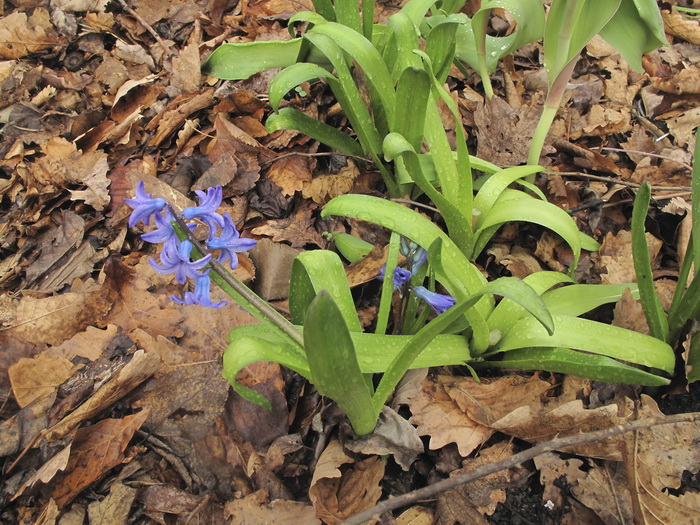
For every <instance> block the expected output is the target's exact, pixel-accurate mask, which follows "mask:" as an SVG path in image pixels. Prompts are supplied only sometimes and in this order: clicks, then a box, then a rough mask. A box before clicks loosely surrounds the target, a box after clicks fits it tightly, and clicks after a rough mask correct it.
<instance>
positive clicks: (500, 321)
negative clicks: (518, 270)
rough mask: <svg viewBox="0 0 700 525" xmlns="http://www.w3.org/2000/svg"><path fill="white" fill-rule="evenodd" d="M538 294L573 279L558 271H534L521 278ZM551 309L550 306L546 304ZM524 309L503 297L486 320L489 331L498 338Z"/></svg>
mask: <svg viewBox="0 0 700 525" xmlns="http://www.w3.org/2000/svg"><path fill="white" fill-rule="evenodd" d="M523 281H525V283H526V284H528V285H529V286H531V287H532V289H533V290H535V292H536V293H537V294H538V295H542V294H543V293H544V292H546V291H547V290H549V289H550V288H552V287H553V286H556V285H557V284H561V283H573V282H574V280H573V279H572V278H571V277H569V276H567V275H566V274H563V273H560V272H536V273H533V274H530V275H528V276H527V277H525V278H524V279H523ZM547 306H548V307H549V308H550V312H552V310H551V306H549V305H547ZM525 313H526V310H525V308H523V307H522V306H520V305H519V304H518V303H516V302H515V301H512V300H511V299H508V298H504V299H502V300H501V302H500V303H498V305H497V306H496V308H495V309H494V310H493V312H491V315H490V316H489V317H488V319H487V320H486V323H487V324H488V326H489V330H490V332H491V333H492V334H493V336H495V337H497V338H498V339H499V340H500V338H501V337H502V336H503V334H505V333H506V332H507V331H508V330H510V328H511V327H512V326H513V325H514V324H515V323H516V322H517V321H518V319H520V318H521V317H522V316H523V315H525Z"/></svg>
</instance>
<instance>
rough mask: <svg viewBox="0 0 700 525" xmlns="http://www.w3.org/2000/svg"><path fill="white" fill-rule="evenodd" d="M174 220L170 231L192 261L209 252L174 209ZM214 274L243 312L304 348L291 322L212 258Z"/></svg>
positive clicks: (217, 282)
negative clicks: (185, 246) (186, 247)
mask: <svg viewBox="0 0 700 525" xmlns="http://www.w3.org/2000/svg"><path fill="white" fill-rule="evenodd" d="M170 211H171V212H172V214H173V217H175V223H174V224H173V229H174V230H175V233H176V234H177V237H178V239H180V240H181V241H183V240H185V239H187V240H188V241H190V242H191V243H192V246H193V247H194V249H193V250H192V255H193V257H194V258H195V259H201V258H202V257H205V256H206V255H207V254H209V253H210V252H209V251H208V250H207V249H206V248H205V247H204V246H203V245H202V243H201V242H199V240H198V239H197V238H196V237H195V236H194V235H193V234H192V231H191V230H190V229H189V228H188V227H187V224H186V223H185V221H183V220H182V218H181V217H179V216H178V214H177V213H176V211H175V210H173V209H172V208H171V210H170ZM208 267H210V268H211V269H212V270H214V273H213V274H212V275H211V279H212V281H214V282H215V283H216V284H217V285H218V286H219V287H220V288H221V289H222V290H223V291H224V292H226V294H228V296H229V297H231V298H232V299H233V300H234V301H236V302H237V303H238V304H239V305H240V306H241V307H242V308H243V309H244V310H245V311H247V312H248V313H249V314H251V315H252V316H253V317H255V318H256V319H259V320H261V321H264V322H268V323H270V324H272V325H273V327H275V328H277V329H278V330H279V331H281V332H282V333H283V334H284V335H286V336H287V337H288V338H289V339H291V341H292V342H294V343H296V344H297V345H299V346H300V347H301V348H304V337H303V336H302V334H301V333H300V332H299V330H297V329H296V328H295V327H294V325H293V324H292V323H290V322H289V321H287V319H285V318H284V317H283V316H282V314H280V313H279V312H278V311H277V310H275V309H274V308H272V306H270V305H269V304H268V303H267V302H266V301H264V300H263V299H261V298H260V297H258V296H257V295H256V294H255V292H253V291H252V290H251V289H250V288H248V287H247V286H246V285H245V284H243V283H242V282H241V281H240V280H238V279H237V278H236V277H234V276H233V275H232V274H231V272H229V271H228V270H227V269H226V268H225V267H224V265H223V264H221V263H220V262H219V261H217V260H216V259H214V258H213V257H212V259H211V260H210V261H209V265H208Z"/></svg>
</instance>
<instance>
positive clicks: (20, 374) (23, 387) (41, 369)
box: [7, 353, 80, 407]
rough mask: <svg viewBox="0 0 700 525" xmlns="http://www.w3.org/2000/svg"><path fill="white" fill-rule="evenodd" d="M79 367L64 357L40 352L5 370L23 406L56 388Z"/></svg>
mask: <svg viewBox="0 0 700 525" xmlns="http://www.w3.org/2000/svg"><path fill="white" fill-rule="evenodd" d="M79 368H80V366H78V365H74V364H73V363H71V362H70V361H69V360H68V359H66V358H65V357H58V356H55V357H50V356H48V355H45V354H44V353H42V354H39V355H38V356H37V357H35V358H34V359H28V358H22V359H20V360H19V361H17V362H16V363H15V364H14V365H12V366H10V368H9V370H8V371H7V372H8V374H9V376H10V383H12V393H13V394H14V396H15V399H16V400H17V404H18V405H19V406H20V407H25V406H27V405H28V404H30V403H31V402H32V401H34V400H35V399H39V398H40V397H44V396H46V395H48V394H50V393H51V392H53V391H54V390H56V389H57V388H58V387H59V386H60V385H61V383H63V382H64V381H65V380H66V379H68V378H69V377H70V376H72V375H73V373H74V372H75V371H76V370H78V369H79Z"/></svg>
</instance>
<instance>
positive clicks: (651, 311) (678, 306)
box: [632, 137, 700, 381]
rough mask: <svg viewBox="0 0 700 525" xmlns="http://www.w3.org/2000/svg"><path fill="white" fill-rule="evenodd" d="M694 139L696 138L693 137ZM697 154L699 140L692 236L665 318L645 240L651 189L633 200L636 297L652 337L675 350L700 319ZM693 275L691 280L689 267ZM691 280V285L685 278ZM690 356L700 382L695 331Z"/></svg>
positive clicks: (696, 170) (644, 188) (695, 166)
mask: <svg viewBox="0 0 700 525" xmlns="http://www.w3.org/2000/svg"><path fill="white" fill-rule="evenodd" d="M696 138H697V137H696ZM698 152H700V141H698V140H696V141H695V152H694V159H695V160H694V162H693V173H692V197H691V199H692V221H693V223H692V234H691V238H690V242H689V243H688V247H687V250H686V253H685V257H683V260H682V261H681V266H680V272H679V275H678V282H677V283H676V290H675V292H674V295H673V300H672V301H671V307H670V309H669V312H668V315H666V313H665V312H664V310H663V308H662V306H661V301H660V300H659V296H658V295H657V293H656V289H655V287H654V278H653V272H652V267H651V259H650V257H649V248H648V245H647V239H646V229H645V224H644V223H645V219H646V216H647V211H648V210H649V202H650V200H651V186H650V185H649V183H644V184H642V186H641V187H640V188H639V191H638V192H637V196H636V198H635V200H634V207H633V212H632V255H633V258H634V269H635V272H636V274H637V282H638V283H639V298H640V300H641V303H642V308H643V310H644V315H645V317H646V319H647V324H648V325H649V332H650V333H651V335H652V336H654V337H656V338H658V339H659V340H661V341H664V342H666V343H668V344H670V345H671V346H673V347H675V346H676V345H678V343H679V342H680V337H681V336H682V335H683V333H684V331H685V330H687V329H688V326H689V324H691V322H693V321H695V322H697V321H698V320H700V276H699V275H698V263H699V261H700V167H699V166H698V163H697V158H698ZM693 267H694V269H695V275H694V276H693V277H692V278H690V275H691V268H693ZM689 278H690V282H688V279H689ZM688 336H689V345H690V357H689V364H690V363H692V364H694V367H693V371H692V375H691V376H690V377H689V379H690V380H691V381H694V380H697V379H700V370H699V369H700V366H698V365H700V360H699V359H698V351H699V350H700V346H699V345H700V342H699V341H698V339H700V337H699V336H698V335H697V329H695V328H692V329H691V330H690V331H689V334H688Z"/></svg>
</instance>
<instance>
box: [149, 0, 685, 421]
mask: <svg viewBox="0 0 700 525" xmlns="http://www.w3.org/2000/svg"><path fill="white" fill-rule="evenodd" d="M562 1H563V0H562ZM463 3H464V2H460V1H455V2H447V1H443V2H441V3H440V5H439V8H440V9H442V11H441V12H440V14H439V16H434V17H431V18H429V19H428V20H429V22H425V21H424V15H425V13H426V12H427V10H428V9H430V8H431V6H433V2H432V1H429V0H411V1H409V2H408V3H407V4H406V6H405V7H404V8H403V9H402V10H401V11H400V12H399V13H397V14H395V15H393V16H392V17H391V18H390V20H389V23H388V24H387V25H386V26H374V27H372V26H371V24H370V22H371V15H370V14H369V13H370V12H371V6H370V5H369V2H363V11H362V16H360V12H359V10H358V4H357V2H354V1H349V0H337V1H336V2H335V3H334V4H331V3H330V2H329V1H327V0H326V1H323V2H322V1H321V0H319V1H317V2H315V4H314V5H315V8H316V10H317V12H316V13H311V12H305V13H299V14H298V15H296V16H295V17H293V18H292V19H291V20H290V28H291V27H292V26H293V24H294V23H295V22H297V21H301V22H308V24H309V25H308V27H307V29H306V32H305V33H304V35H303V37H301V38H298V39H294V40H291V41H289V42H287V43H275V44H279V45H273V44H272V43H265V45H264V46H255V45H254V44H239V45H233V46H222V47H221V48H219V49H218V50H217V51H215V52H214V53H213V54H212V55H211V57H210V58H209V60H208V61H207V63H206V64H205V71H206V72H208V73H210V74H214V75H216V76H220V77H222V78H240V77H239V76H238V75H243V73H245V76H248V75H249V74H251V71H253V69H255V68H254V67H252V66H251V62H252V60H251V57H253V56H254V57H255V61H257V62H260V58H259V56H258V55H253V54H252V53H253V52H255V53H258V52H261V51H262V52H269V54H270V56H269V57H266V59H265V60H264V61H263V66H264V67H263V68H266V67H269V65H270V64H274V65H276V66H287V67H286V68H285V69H284V70H283V71H282V72H281V73H279V74H278V75H277V76H276V77H275V79H274V80H273V82H272V84H271V86H270V92H269V98H270V104H271V105H272V107H273V110H274V111H275V112H274V113H273V114H272V115H271V116H270V117H269V118H268V121H267V126H268V129H270V130H271V131H273V130H277V129H286V128H293V129H297V130H300V131H302V132H304V133H306V134H308V135H310V136H311V137H313V138H315V139H317V140H319V141H321V142H323V143H325V144H327V145H328V146H330V147H332V148H334V149H337V150H338V151H341V152H344V153H347V154H351V155H364V156H369V157H371V159H372V160H373V161H374V163H375V164H376V165H377V167H378V169H379V170H380V172H381V173H382V176H383V178H384V181H385V183H386V187H387V189H388V191H389V193H390V194H391V195H394V196H399V195H403V194H405V193H406V192H412V193H413V194H414V196H417V195H419V194H420V193H423V194H425V195H426V196H427V197H428V198H429V199H430V200H431V201H432V202H433V203H434V204H435V206H436V207H437V208H438V210H439V211H440V214H441V215H442V218H443V219H444V221H445V225H446V231H443V230H442V229H441V228H439V227H438V226H437V225H436V224H434V223H433V222H431V221H430V220H428V219H426V218H425V217H423V216H422V215H420V214H418V213H417V212H414V211H412V210H410V209H408V208H406V207H404V206H402V205H400V204H397V203H395V202H391V201H388V200H383V199H378V198H374V197H369V196H362V195H342V196H340V197H336V198H335V199H333V200H332V201H331V202H329V203H328V204H327V205H326V207H325V208H324V210H323V212H322V214H323V215H324V216H327V215H339V216H345V217H354V218H357V219H361V220H365V221H370V222H373V223H375V224H378V225H380V226H383V227H385V228H387V229H388V230H390V231H391V232H392V235H391V240H390V246H389V256H388V260H387V265H386V268H385V275H386V276H387V277H390V278H386V279H384V283H383V285H382V288H381V295H380V301H379V311H378V315H377V321H376V324H375V330H374V333H363V331H362V328H361V325H360V322H359V319H358V315H357V312H356V311H355V306H354V303H353V299H352V295H351V293H350V288H349V286H348V283H347V278H346V276H345V269H344V267H343V265H342V263H341V261H340V259H339V257H338V256H337V255H336V254H335V253H333V252H330V251H325V250H318V251H313V252H306V253H303V254H301V255H300V256H298V257H297V258H296V259H295V261H294V264H293V268H292V276H291V281H290V292H289V308H290V314H291V318H292V320H291V323H290V322H289V321H287V320H286V319H284V318H283V317H281V316H280V315H279V314H277V313H276V312H274V311H271V310H272V309H271V308H270V307H269V305H267V304H266V303H264V302H263V301H261V300H260V299H259V298H257V296H255V294H253V293H252V292H251V291H250V290H248V289H247V288H246V287H245V286H244V285H243V284H242V283H240V282H238V281H236V280H235V279H234V278H233V277H232V276H230V275H227V274H226V273H225V270H224V269H223V267H221V265H220V264H219V263H218V262H217V261H216V260H215V259H213V258H212V257H210V256H209V255H208V254H207V253H206V250H205V248H204V247H203V246H201V245H200V244H198V242H197V240H196V239H194V237H193V235H192V233H191V232H190V231H189V229H188V227H187V226H186V225H184V224H182V223H181V219H179V218H177V217H175V218H176V222H175V223H174V225H173V228H174V231H175V232H176V233H177V235H178V237H179V239H180V241H181V242H183V243H184V242H190V243H191V245H192V246H193V248H192V249H191V257H192V259H193V261H192V262H191V264H194V263H195V262H196V261H197V259H199V258H201V257H205V258H208V259H207V264H208V265H210V267H211V269H212V270H214V273H215V274H216V276H217V277H216V278H214V276H213V275H214V273H213V275H212V279H213V280H214V282H216V283H217V284H220V285H221V286H222V287H223V289H224V290H225V291H226V292H227V293H229V295H230V296H231V297H233V298H234V299H235V300H236V301H238V302H240V303H241V305H242V306H243V307H244V308H246V309H247V310H248V311H250V312H251V313H253V314H254V315H256V317H257V318H258V319H260V320H262V321H263V324H261V325H254V326H243V327H238V328H235V329H233V330H232V331H231V332H230V334H229V342H230V346H229V348H228V349H227V351H226V352H225V354H224V375H225V376H226V377H227V379H228V380H229V381H230V382H231V384H232V385H233V387H234V389H235V390H236V391H237V392H238V393H240V394H241V395H242V396H244V397H245V398H246V399H249V400H251V401H253V402H256V403H258V404H261V405H264V406H269V404H268V403H267V401H266V400H265V399H264V398H263V397H262V396H261V395H259V394H257V393H256V392H254V391H252V390H250V389H248V388H246V387H243V386H242V385H240V384H239V383H238V382H237V381H236V376H237V374H238V372H239V371H240V370H241V368H243V367H244V366H246V365H247V364H249V363H251V362H254V361H260V360H272V361H277V362H279V363H281V364H283V365H285V366H287V367H289V368H291V369H293V370H295V371H296V372H298V373H300V374H301V375H303V376H304V377H306V378H307V379H309V381H310V382H312V383H313V384H314V385H315V386H316V387H317V389H318V390H319V392H321V393H322V394H324V395H327V396H329V397H331V398H332V399H334V400H335V401H336V402H337V403H338V404H339V405H340V406H341V407H342V408H343V409H344V410H345V412H346V414H347V415H348V418H349V419H350V421H351V423H352V425H353V428H354V429H355V431H356V432H357V433H359V434H364V433H368V432H371V431H372V429H373V427H374V424H375V423H376V421H377V417H378V415H379V412H380V411H381V408H382V406H383V405H384V403H385V401H386V399H387V398H388V396H389V395H390V394H391V392H392V391H393V389H394V387H395V386H396V384H397V383H398V381H399V380H400V379H401V377H402V376H403V374H404V373H405V372H406V370H408V369H409V368H412V367H425V366H438V365H450V364H465V363H466V364H470V365H471V366H473V367H484V366H493V367H499V366H500V367H509V368H520V369H529V368H540V369H544V370H551V371H558V372H566V373H576V374H578V375H582V376H585V377H593V378H596V379H599V380H604V381H620V382H631V383H637V384H645V385H660V384H666V383H667V382H668V380H667V379H665V378H664V377H663V373H670V372H672V370H673V364H674V359H673V352H672V351H671V349H670V347H669V346H668V345H667V344H666V343H665V342H663V341H660V340H658V339H655V338H652V337H648V336H644V335H641V334H636V333H633V332H629V331H626V330H622V329H619V328H615V327H611V326H607V325H604V324H601V323H594V322H592V321H588V320H585V319H580V318H579V316H580V315H581V314H582V313H584V312H585V311H587V310H589V309H591V308H594V307H596V306H598V305H600V304H604V303H606V302H610V301H614V300H616V299H617V298H619V296H620V295H621V293H622V292H623V290H624V289H625V288H626V287H621V286H618V287H604V286H596V287H586V286H580V285H575V284H571V282H572V281H571V277H567V276H566V275H564V274H559V273H555V272H541V273H538V274H535V275H533V276H530V277H528V278H527V279H525V280H519V279H515V278H501V279H498V280H496V281H493V282H487V281H486V279H485V278H484V276H483V275H482V273H481V272H480V271H479V269H478V268H477V267H476V266H475V265H474V264H473V263H472V262H471V261H472V260H473V259H474V258H475V257H477V256H478V255H479V253H480V252H481V251H482V250H483V248H484V247H485V246H486V244H487V243H488V241H489V240H490V238H491V237H492V236H493V235H494V233H495V232H496V230H497V229H498V228H499V227H500V226H501V225H502V224H504V223H506V222H510V221H528V222H534V223H537V224H540V225H542V226H545V227H547V228H550V229H552V230H553V231H555V232H556V233H558V234H559V235H560V236H561V237H562V238H563V239H564V240H565V241H566V242H567V243H568V245H569V246H570V247H571V250H572V252H573V256H574V257H573V263H572V265H571V267H570V274H573V271H574V269H575V267H576V264H577V262H578V258H579V255H580V251H581V249H584V248H585V249H597V243H596V242H595V241H594V240H593V239H591V238H590V237H587V236H585V235H583V234H582V233H581V232H579V231H578V229H577V228H576V226H575V224H574V222H573V221H572V219H571V218H570V217H569V216H568V215H567V214H566V213H565V212H563V211H562V210H560V209H559V208H557V207H556V206H553V205H552V204H550V203H548V202H547V201H546V199H545V198H544V195H542V193H541V192H540V191H539V190H538V189H537V188H536V187H535V186H534V185H532V184H530V183H529V182H528V181H527V180H525V179H526V178H527V177H530V176H532V175H533V174H534V173H536V172H537V171H538V170H539V169H540V168H539V167H538V166H535V165H531V166H521V167H513V168H509V169H505V170H501V169H499V168H498V167H495V166H492V165H490V164H488V163H487V162H484V161H481V160H480V159H476V158H473V157H470V156H469V154H468V151H467V147H466V137H465V134H464V130H463V128H462V124H461V115H460V113H459V110H458V108H457V107H456V105H455V104H454V102H453V101H452V99H451V97H450V95H449V93H448V92H447V91H446V90H445V88H444V87H443V84H444V81H445V79H446V77H447V74H448V71H449V68H450V67H451V64H452V62H453V60H454V58H455V54H456V52H457V46H456V44H455V35H457V34H458V31H462V30H463V29H464V27H466V22H465V18H466V17H465V16H464V15H459V14H454V11H456V10H458V9H460V8H461V6H462V5H463ZM499 5H500V4H499ZM496 6H497V3H496V2H491V3H489V4H487V5H486V6H485V8H484V9H485V11H483V13H481V14H479V17H477V26H478V28H479V29H478V31H477V33H478V34H479V35H480V37H479V38H481V37H484V38H485V31H484V28H485V20H486V17H487V16H488V13H487V12H488V9H491V8H493V7H496ZM433 9H434V10H435V11H436V12H437V9H438V8H437V7H434V6H433ZM472 23H474V22H473V21H472ZM419 28H420V29H421V31H422V32H421V31H419ZM475 34H476V33H475ZM421 37H422V38H423V41H422V42H421V41H420V38H421ZM480 41H481V40H479V39H477V40H475V46H477V48H478V50H479V51H478V53H477V55H478V60H479V61H480V64H481V70H482V72H483V71H484V61H485V60H486V59H485V56H486V55H485V53H486V50H487V47H485V46H486V45H485V44H483V43H478V42H480ZM261 44H262V43H261ZM512 45H513V46H516V45H518V44H517V43H514V44H512ZM233 63H235V65H236V67H240V68H241V70H242V71H243V73H239V72H237V71H236V69H235V68H234V67H232V64H233ZM256 67H260V66H256ZM488 67H490V66H489V63H487V64H486V69H488ZM258 70H259V69H258ZM358 78H364V81H366V84H367V89H368V92H369V102H368V103H367V104H365V101H364V99H363V97H362V95H361V93H360V89H359V87H358V80H357V79H358ZM315 79H323V81H324V82H326V83H327V84H328V86H329V87H330V89H331V90H332V92H333V93H334V95H335V96H336V98H337V99H338V101H339V102H340V104H341V106H342V107H343V110H344V111H345V115H346V117H347V119H348V121H349V122H350V124H351V126H352V129H353V131H354V132H355V134H356V137H357V138H354V137H352V136H350V135H348V134H345V133H343V132H341V131H339V130H338V129H336V128H334V127H332V126H330V125H329V124H326V123H323V122H319V121H317V120H315V119H311V118H309V117H308V116H307V115H305V114H304V113H303V112H301V111H299V110H297V109H294V108H292V107H285V108H281V105H282V99H283V97H284V96H285V95H286V94H287V93H288V92H289V91H292V90H294V89H296V88H297V87H298V86H299V85H300V84H301V83H304V82H309V81H313V80H315ZM439 101H441V102H442V103H443V104H444V105H445V106H446V107H447V108H448V110H449V111H450V112H451V113H452V115H453V118H454V123H455V126H454V129H455V131H456V135H457V137H456V139H457V140H456V144H457V146H456V151H453V150H452V149H451V147H450V143H449V141H448V138H447V134H446V132H445V129H444V128H443V126H442V122H441V118H440V114H439V112H438V102H439ZM424 150H425V151H426V152H425V153H424V152H423V151H424ZM472 166H476V167H478V168H479V169H480V170H482V171H484V172H486V175H484V176H483V177H481V178H479V179H476V180H473V178H472ZM513 184H518V185H520V186H521V187H523V188H525V189H526V190H529V191H530V192H531V193H532V194H534V195H536V197H533V196H532V195H530V194H528V193H526V192H525V191H522V190H520V189H515V188H511V186H512V185H513ZM145 205H146V204H144V206H145ZM144 209H145V208H144ZM191 213H194V212H190V214H191ZM207 213H213V212H212V211H211V210H210V211H208V212H207ZM203 216H204V217H207V215H206V214H205V215H203ZM210 220H214V219H210ZM335 237H336V241H337V242H338V246H339V248H340V249H341V250H342V251H344V253H347V254H348V256H349V257H350V258H352V259H355V258H359V257H360V256H361V252H364V251H365V250H366V249H367V248H368V247H367V246H366V245H363V244H362V243H361V242H357V241H356V240H353V239H349V238H347V237H345V236H343V235H339V234H336V235H335ZM185 239H187V241H185ZM402 245H403V248H402ZM402 250H403V253H404V255H405V256H407V257H409V259H410V261H411V262H410V263H409V265H408V267H407V268H405V269H401V268H397V261H398V255H399V252H400V251H402ZM171 251H172V250H171ZM424 256H425V259H426V262H423V260H422V259H423V257H424ZM189 258H190V252H188V253H187V255H186V257H185V259H187V261H185V260H184V259H182V257H181V259H182V262H178V264H183V263H184V264H190V262H189ZM396 275H399V276H400V277H401V279H400V280H399V282H397V280H396ZM424 285H425V286H424ZM558 285H565V286H561V287H560V288H556V289H552V288H553V287H555V286H558ZM439 287H443V288H444V289H446V290H447V291H448V292H449V294H450V297H449V298H447V296H444V295H440V294H437V290H438V289H440V288H439ZM629 287H630V288H632V289H633V292H636V289H635V287H634V286H633V285H630V286H629ZM395 288H400V289H401V290H402V292H403V293H404V304H403V307H402V308H401V310H400V313H399V315H398V316H396V317H395V318H394V319H393V326H394V330H395V332H396V333H395V334H391V335H389V334H387V329H388V327H389V323H390V316H391V303H392V297H393V295H394V293H395ZM195 295H196V293H195ZM201 296H202V293H201V292H200V294H199V296H198V297H201ZM498 296H500V297H502V299H501V300H500V302H498V304H497V301H496V297H498ZM448 299H449V301H448ZM438 301H440V302H439V303H438ZM423 302H427V303H428V305H429V306H432V307H433V308H432V309H434V310H435V311H436V313H438V314H439V315H437V316H436V317H434V318H433V319H432V320H431V319H430V311H431V309H430V308H429V307H428V306H426V305H424V304H423ZM581 334H585V336H583V335H581ZM630 341H633V343H634V344H632V345H630V344H629V343H630ZM627 363H631V364H633V365H642V366H646V367H649V369H650V371H644V370H641V369H639V368H636V367H635V366H631V365H630V364H627ZM377 373H381V374H382V376H381V379H380V380H379V383H378V385H377V388H376V390H375V388H374V377H373V375H374V374H377Z"/></svg>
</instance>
